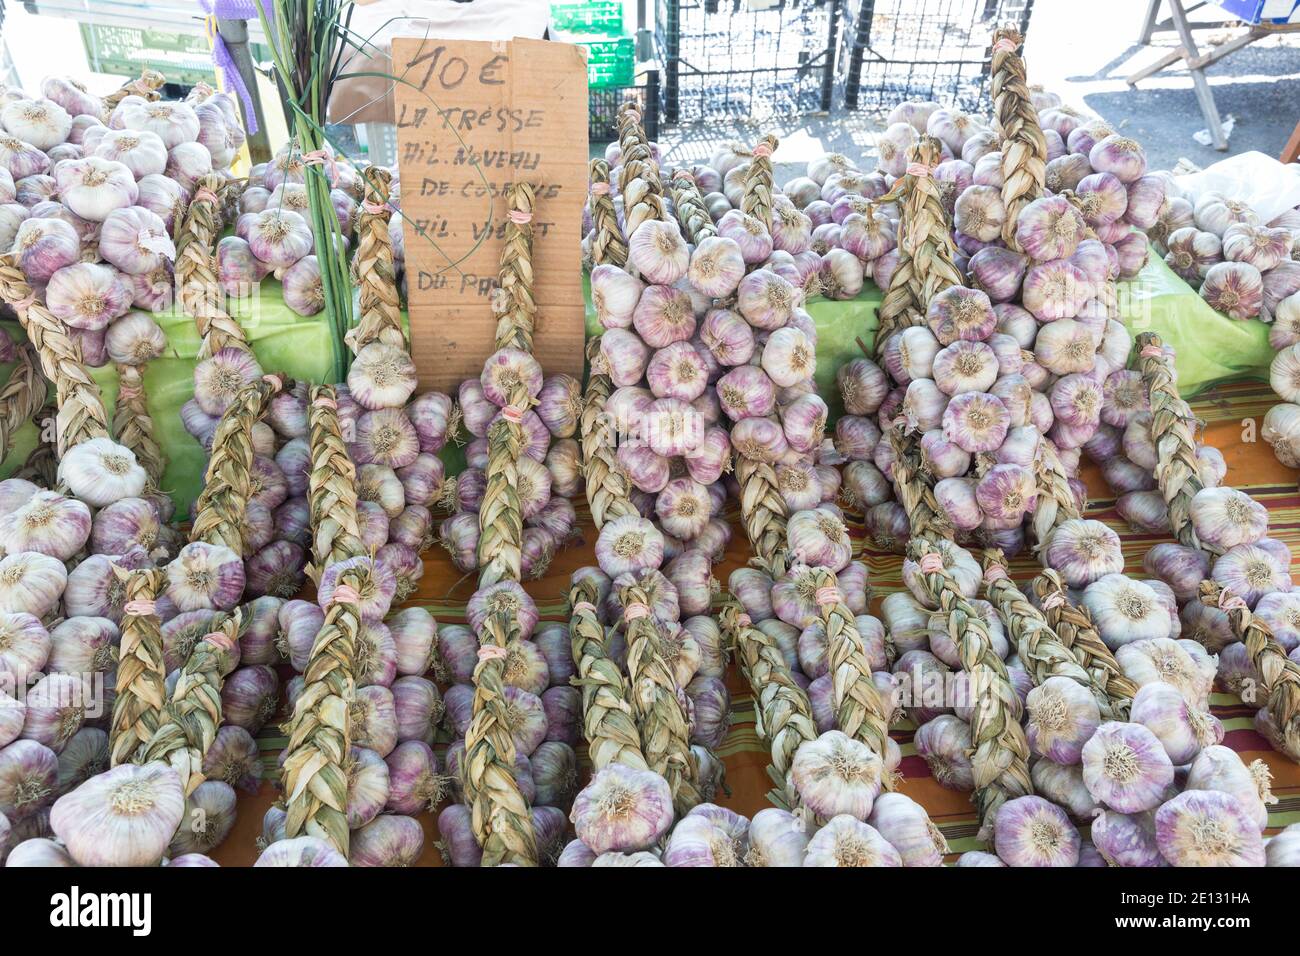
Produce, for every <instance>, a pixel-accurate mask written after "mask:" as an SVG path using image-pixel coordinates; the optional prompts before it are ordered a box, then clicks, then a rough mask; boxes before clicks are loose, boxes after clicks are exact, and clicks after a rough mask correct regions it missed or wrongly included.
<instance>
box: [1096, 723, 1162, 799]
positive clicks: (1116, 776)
mask: <svg viewBox="0 0 1300 956" xmlns="http://www.w3.org/2000/svg"><path fill="white" fill-rule="evenodd" d="M1173 779H1174V766H1173V764H1172V763H1171V762H1170V760H1169V755H1168V754H1166V753H1165V750H1164V747H1163V746H1162V745H1161V743H1160V740H1159V739H1158V738H1157V737H1156V735H1155V734H1153V733H1152V732H1151V731H1150V730H1148V729H1147V728H1146V727H1143V726H1142V725H1141V724H1126V723H1119V722H1115V721H1111V722H1108V723H1104V724H1102V725H1101V726H1100V727H1098V728H1097V732H1096V733H1095V734H1093V735H1092V738H1091V739H1090V740H1089V741H1088V742H1087V743H1086V744H1085V745H1084V747H1083V780H1084V783H1085V784H1086V785H1087V787H1088V792H1089V793H1091V794H1092V795H1093V797H1094V798H1096V799H1097V800H1100V801H1101V802H1102V803H1104V804H1106V806H1107V807H1109V808H1110V809H1112V810H1118V811H1119V812H1120V813H1139V812H1141V811H1143V810H1150V809H1152V808H1154V807H1156V806H1157V805H1159V803H1160V802H1161V800H1162V799H1163V797H1164V794H1165V790H1166V789H1167V788H1168V787H1169V785H1170V784H1171V783H1173Z"/></svg>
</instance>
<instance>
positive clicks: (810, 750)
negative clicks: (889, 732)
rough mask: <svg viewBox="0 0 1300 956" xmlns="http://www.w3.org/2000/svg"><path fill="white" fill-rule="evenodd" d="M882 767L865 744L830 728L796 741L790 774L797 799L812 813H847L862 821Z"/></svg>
mask: <svg viewBox="0 0 1300 956" xmlns="http://www.w3.org/2000/svg"><path fill="white" fill-rule="evenodd" d="M883 769H884V768H883V764H882V763H881V762H880V758H879V757H878V756H877V755H876V754H875V753H874V752H872V750H871V749H870V748H869V747H867V746H866V745H865V744H863V743H861V742H859V741H857V740H854V739H853V738H851V737H848V736H846V735H845V734H843V733H841V732H840V731H838V730H832V731H828V732H827V733H824V734H822V735H821V736H820V737H818V738H817V739H816V740H809V741H805V742H804V743H802V744H800V746H799V749H798V750H797V751H796V752H795V756H794V760H793V762H792V764H791V768H790V773H791V780H792V782H793V784H794V786H795V789H796V790H798V792H799V796H800V798H801V799H802V800H803V802H804V804H806V805H807V806H808V807H809V809H811V810H812V811H813V812H814V813H817V814H818V815H820V816H823V817H833V816H837V815H839V814H840V813H848V814H850V815H852V816H854V817H856V818H858V819H859V820H864V819H865V818H866V817H867V815H868V814H870V812H871V806H872V802H873V801H874V800H875V798H876V796H877V795H878V794H879V793H880V789H881V784H882V780H881V777H882V773H883Z"/></svg>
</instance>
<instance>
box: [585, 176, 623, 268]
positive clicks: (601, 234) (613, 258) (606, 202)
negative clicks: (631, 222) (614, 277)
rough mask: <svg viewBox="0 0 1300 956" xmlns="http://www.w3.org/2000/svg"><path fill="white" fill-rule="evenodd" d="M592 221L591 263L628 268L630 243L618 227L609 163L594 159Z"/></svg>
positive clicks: (591, 200) (591, 177)
mask: <svg viewBox="0 0 1300 956" xmlns="http://www.w3.org/2000/svg"><path fill="white" fill-rule="evenodd" d="M589 178H590V179H591V199H590V202H591V221H592V224H593V226H594V232H595V236H594V238H593V240H592V243H591V261H592V262H593V263H595V264H596V265H598V266H599V265H603V264H605V263H609V264H611V265H616V266H624V265H627V240H626V239H625V238H624V237H623V230H622V229H620V228H619V225H618V212H617V211H616V210H615V209H614V200H613V198H612V197H611V196H610V194H609V163H607V162H605V160H603V159H593V160H592V161H591V166H590V176H589Z"/></svg>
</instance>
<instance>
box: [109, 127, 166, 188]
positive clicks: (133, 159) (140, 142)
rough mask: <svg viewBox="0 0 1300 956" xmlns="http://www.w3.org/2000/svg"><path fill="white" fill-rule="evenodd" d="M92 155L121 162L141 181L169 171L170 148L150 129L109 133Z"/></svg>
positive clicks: (112, 131)
mask: <svg viewBox="0 0 1300 956" xmlns="http://www.w3.org/2000/svg"><path fill="white" fill-rule="evenodd" d="M90 155H93V156H98V157H99V158H100V159H107V160H112V161H114V162H118V163H121V164H122V165H123V166H125V167H126V168H127V169H129V170H131V173H132V175H134V176H135V178H136V179H137V180H139V179H142V178H144V177H145V176H150V175H158V174H161V173H162V171H163V170H164V169H166V168H167V147H166V146H165V145H164V144H163V141H162V139H161V138H160V137H159V136H158V134H156V133H153V132H150V131H149V130H133V129H121V130H109V131H108V132H106V133H105V134H104V135H103V136H102V137H101V138H100V140H99V142H98V144H97V145H96V146H95V149H94V151H93V152H92V153H91V154H90Z"/></svg>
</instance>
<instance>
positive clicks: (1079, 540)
mask: <svg viewBox="0 0 1300 956" xmlns="http://www.w3.org/2000/svg"><path fill="white" fill-rule="evenodd" d="M1043 566H1044V567H1048V568H1054V569H1055V570H1057V571H1059V572H1060V574H1061V578H1062V580H1064V581H1065V583H1066V584H1067V585H1068V586H1070V587H1072V588H1082V587H1087V586H1088V585H1090V584H1092V583H1093V582H1094V581H1097V580H1100V579H1101V578H1103V577H1106V576H1108V575H1111V574H1118V573H1119V572H1121V571H1123V570H1124V555H1123V553H1122V552H1121V550H1120V539H1119V535H1117V534H1116V533H1115V532H1114V531H1113V530H1112V529H1111V528H1109V527H1108V526H1107V525H1105V524H1103V523H1102V522H1100V521H1094V520H1092V519H1085V518H1070V519H1067V520H1065V521H1063V522H1061V524H1060V525H1059V526H1058V527H1057V529H1056V531H1055V532H1053V533H1052V536H1051V538H1049V539H1048V543H1047V547H1046V548H1045V549H1044V550H1043Z"/></svg>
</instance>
